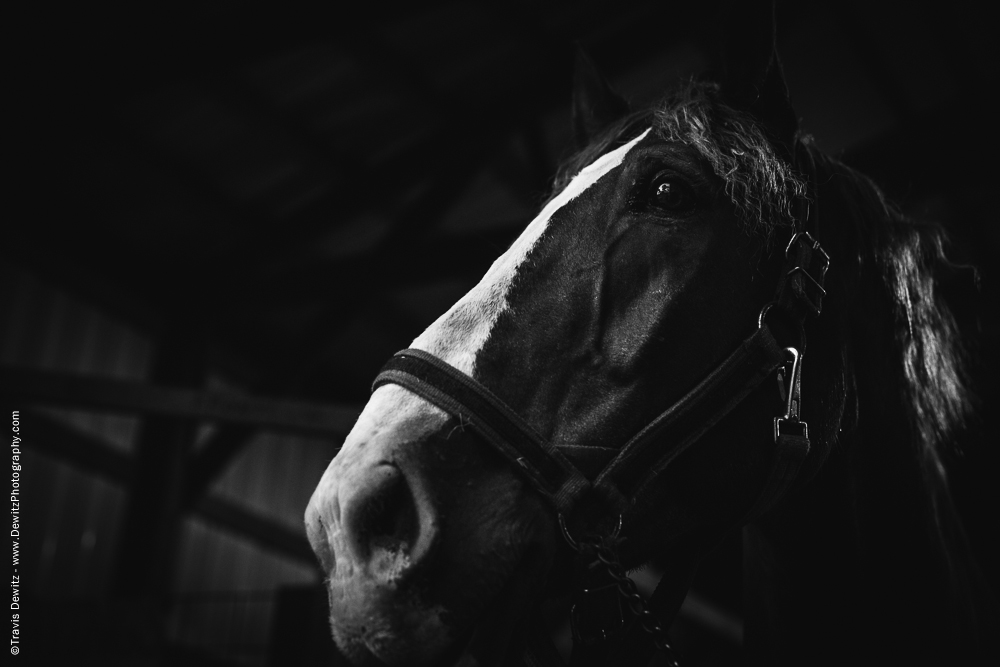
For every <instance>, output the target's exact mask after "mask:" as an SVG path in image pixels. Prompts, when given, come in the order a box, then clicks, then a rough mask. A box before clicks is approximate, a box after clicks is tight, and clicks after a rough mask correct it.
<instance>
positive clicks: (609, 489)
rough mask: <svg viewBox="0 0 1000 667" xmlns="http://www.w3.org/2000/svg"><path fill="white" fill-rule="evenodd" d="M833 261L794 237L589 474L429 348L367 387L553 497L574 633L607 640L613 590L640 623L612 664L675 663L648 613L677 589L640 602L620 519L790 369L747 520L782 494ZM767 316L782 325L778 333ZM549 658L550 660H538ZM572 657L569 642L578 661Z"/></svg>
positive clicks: (537, 658) (800, 429)
mask: <svg viewBox="0 0 1000 667" xmlns="http://www.w3.org/2000/svg"><path fill="white" fill-rule="evenodd" d="M810 171H812V170H810ZM814 216H816V212H815V210H813V216H809V215H808V214H807V215H805V216H803V217H802V218H800V219H801V220H803V221H807V222H813V225H812V228H813V229H815V222H814V220H815V217H814ZM810 218H812V220H811V219H810ZM829 261H830V258H829V256H828V255H827V254H826V252H824V251H823V249H822V248H821V247H820V245H819V243H818V242H817V241H816V240H815V239H814V238H813V237H812V236H811V235H810V234H809V233H807V232H804V231H799V232H797V233H795V234H794V235H793V236H792V238H791V240H790V241H789V243H788V246H787V248H786V249H785V263H784V267H783V270H782V272H781V277H780V279H779V281H778V287H777V290H776V294H775V298H774V300H773V301H772V302H770V303H768V304H767V305H765V306H764V308H763V309H762V310H761V313H760V317H759V319H758V326H757V329H756V330H755V331H754V332H753V333H752V334H750V335H749V336H748V337H747V338H746V339H745V340H744V341H743V342H742V343H741V344H740V345H739V346H738V347H737V348H736V349H735V350H734V351H733V352H732V353H731V354H730V355H729V357H727V358H726V359H725V361H723V362H722V363H721V364H719V365H718V366H717V367H716V368H715V369H714V370H712V371H711V372H710V373H709V374H708V375H707V376H706V377H705V378H704V379H703V380H702V381H701V382H699V383H698V384H697V385H696V386H695V387H694V388H693V389H691V390H690V391H689V392H688V393H687V394H685V395H684V396H683V397H682V398H681V399H680V400H679V401H677V402H676V403H674V404H673V405H671V406H670V407H668V408H667V409H666V410H664V411H663V412H661V413H660V414H659V415H658V416H657V417H656V418H655V419H653V420H652V421H651V422H650V423H649V424H647V425H646V426H645V428H643V429H642V430H641V431H639V432H638V433H637V434H636V435H635V436H633V437H632V438H631V439H630V440H629V441H628V442H627V443H626V444H625V445H624V446H623V447H622V448H621V450H620V451H619V452H618V455H617V456H616V457H615V458H614V459H613V460H612V461H611V462H610V463H609V464H608V465H607V466H605V468H604V469H603V470H602V471H601V472H600V473H599V474H598V475H597V476H596V477H594V478H592V479H591V478H588V477H587V476H586V475H584V474H583V473H582V472H581V471H580V470H579V469H578V468H577V467H576V466H575V465H573V463H572V462H571V461H569V460H568V459H567V458H566V457H565V456H564V455H563V454H562V453H561V452H560V451H559V450H558V449H557V448H556V447H555V446H553V445H552V444H551V443H549V442H547V441H546V440H545V438H543V437H542V436H541V435H539V434H538V433H537V432H536V431H535V430H534V429H533V428H532V427H531V425H530V424H528V423H527V422H526V421H525V420H524V419H523V418H522V417H521V416H520V415H518V414H517V413H516V412H515V411H514V410H513V409H512V408H510V406H508V405H507V404H506V403H504V401H503V400H502V399H500V398H499V397H498V396H496V395H495V394H494V393H493V392H492V391H490V389H489V388H487V387H486V386H484V385H483V384H481V383H480V382H478V381H477V380H475V379H474V378H472V377H470V376H468V375H466V374H465V373H463V372H461V371H459V370H458V369H456V368H454V367H452V366H450V365H449V364H448V363H446V362H445V361H443V360H441V359H439V358H438V357H435V356H434V355H432V354H429V353H427V352H425V351H423V350H414V349H410V350H402V351H400V352H397V353H396V354H395V355H393V357H392V358H391V359H390V360H389V361H388V362H387V363H386V364H385V366H384V367H383V368H382V370H381V372H380V373H379V374H378V376H377V377H376V378H375V382H374V384H373V385H372V391H374V390H375V389H377V388H378V387H380V386H382V385H384V384H390V383H391V384H397V385H400V386H402V387H405V388H406V389H409V390H410V391H412V392H414V393H415V394H417V395H418V396H420V397H422V398H424V399H426V400H427V401H430V402H431V403H432V404H434V405H436V406H437V407H439V408H441V409H442V410H444V411H445V412H447V413H449V414H450V415H452V416H454V417H456V418H457V419H458V420H459V421H460V422H461V423H462V424H468V425H469V426H470V427H471V428H472V429H473V430H474V431H475V432H476V433H478V434H479V435H480V436H481V437H482V438H484V439H485V440H486V441H487V442H489V443H490V444H491V445H493V447H494V448H495V449H496V450H497V451H499V452H500V453H501V454H502V455H503V456H504V457H505V458H506V459H507V460H508V461H510V462H511V463H512V464H514V468H515V469H516V470H519V471H520V472H521V473H522V474H523V475H524V477H525V478H526V479H527V480H528V481H529V482H530V483H531V484H532V486H533V487H534V488H535V489H536V490H537V491H538V493H539V494H541V496H542V497H543V498H545V499H546V500H547V501H548V502H549V503H550V504H551V506H552V507H553V509H554V510H555V512H556V513H557V516H558V518H559V524H560V526H561V527H562V530H563V535H564V537H565V538H566V540H567V542H568V543H569V544H570V546H571V547H572V548H573V549H574V550H576V551H577V554H578V557H577V559H576V560H577V564H576V566H575V570H576V571H577V574H576V575H575V577H574V578H575V580H576V588H577V589H578V590H577V591H576V592H575V593H574V600H575V601H576V602H575V604H574V607H573V609H572V610H571V614H570V616H571V620H572V621H573V623H572V625H573V634H574V640H582V641H581V643H582V644H589V643H594V642H604V641H606V640H608V639H609V635H608V634H607V632H606V628H607V627H608V624H607V623H606V622H605V621H606V620H607V618H608V614H606V613H604V611H602V608H607V607H608V606H609V605H608V604H607V603H608V602H609V600H608V599H607V597H606V596H604V598H603V602H602V601H600V600H598V599H596V598H597V597H600V594H601V592H602V591H605V592H607V591H609V590H610V595H611V601H613V602H615V603H616V604H618V605H620V600H619V597H620V598H621V599H623V600H625V601H626V602H627V603H628V606H629V607H630V608H631V610H632V613H633V615H634V616H635V618H636V620H637V622H635V623H632V624H631V625H630V626H628V628H625V626H624V619H623V618H622V617H621V616H620V615H619V616H618V619H617V622H618V627H617V628H612V629H613V630H614V631H615V632H617V633H618V634H617V635H616V636H617V637H618V640H617V641H618V643H617V646H618V647H619V649H620V655H619V657H618V658H617V659H615V660H613V662H612V663H609V664H622V663H623V658H624V657H626V656H627V657H628V658H629V660H628V662H634V663H636V664H645V663H646V662H647V661H648V659H649V657H650V655H651V651H652V650H653V647H654V646H655V648H656V649H659V650H661V651H663V653H664V654H665V656H666V659H667V662H668V664H670V665H677V664H678V662H677V658H676V655H675V653H674V652H673V650H672V649H671V647H670V645H669V644H668V643H667V641H666V631H665V630H664V629H663V628H662V627H661V626H660V625H659V623H658V621H657V620H656V617H655V615H654V614H653V613H652V612H651V611H650V608H656V607H658V606H661V605H664V604H666V603H665V602H664V600H666V599H668V598H669V597H670V596H671V595H672V592H671V591H669V590H668V587H666V586H664V585H663V581H661V583H660V585H659V586H658V587H657V590H656V592H654V593H653V596H652V598H650V600H649V601H648V602H647V601H645V600H643V598H642V597H641V596H640V595H639V594H638V593H637V592H636V590H635V585H634V584H633V583H632V581H631V580H630V579H629V578H628V577H627V576H626V573H625V572H624V570H623V569H622V567H621V565H620V564H619V563H618V560H617V553H616V545H617V543H618V542H619V541H620V538H619V535H618V531H619V529H621V528H622V527H623V526H624V527H625V529H626V532H627V531H628V529H629V528H630V527H632V526H635V525H639V523H640V519H641V516H640V513H641V512H643V511H644V507H645V506H646V505H647V503H646V502H644V501H645V500H646V498H647V496H648V494H649V493H650V492H651V489H652V487H653V483H654V482H655V480H656V479H657V477H658V476H659V475H660V474H661V473H662V472H663V471H664V470H665V469H666V468H667V467H668V466H669V465H670V464H671V463H672V462H673V461H674V460H675V459H676V458H677V457H678V456H679V455H680V454H681V453H682V452H684V451H685V450H686V449H687V448H688V447H690V446H691V445H693V444H694V443H696V442H697V441H698V440H699V439H700V438H701V437H702V436H703V435H704V434H705V433H706V432H707V431H708V430H709V429H711V428H712V427H713V426H715V425H716V424H717V423H718V422H719V421H720V420H721V419H722V418H723V417H725V416H726V415H727V414H729V412H730V411H731V410H732V409H733V408H735V407H736V406H737V405H739V404H740V402H742V401H743V400H744V399H745V398H747V396H749V395H750V394H751V393H752V392H753V391H754V390H755V389H756V388H757V387H758V386H759V385H760V384H761V382H763V381H764V380H765V379H766V378H767V377H769V376H770V375H771V374H772V373H775V372H776V371H777V372H779V373H782V372H783V371H784V370H785V369H786V367H787V369H788V371H789V373H790V375H789V377H788V381H787V385H788V389H787V408H786V411H785V414H784V415H779V416H776V417H775V418H774V440H775V443H774V444H775V446H774V451H773V456H772V465H771V470H770V473H769V475H768V478H767V480H766V481H765V484H764V487H763V490H762V491H761V493H760V495H759V496H758V498H757V501H756V502H755V503H754V505H753V507H752V508H751V509H750V510H749V511H748V512H747V514H746V515H745V516H744V518H743V521H742V523H748V522H750V521H752V520H754V519H756V518H757V517H759V516H761V515H762V514H763V513H765V512H766V511H767V510H768V509H770V508H771V507H773V506H774V504H775V503H777V502H778V500H780V499H781V497H782V496H783V495H784V493H785V492H786V491H787V490H788V488H789V487H790V486H791V484H792V482H793V481H794V480H795V478H796V476H797V475H798V471H799V469H800V467H801V465H802V462H803V461H804V460H805V458H806V456H807V455H808V453H809V448H810V444H809V432H808V426H807V425H806V423H805V422H803V421H801V420H800V419H799V406H800V402H801V389H800V377H801V375H800V374H801V367H802V358H803V354H804V351H805V328H804V325H805V321H806V319H807V318H809V317H815V316H818V315H819V314H820V311H821V309H822V303H823V296H824V295H825V294H826V292H825V290H824V288H823V282H824V278H825V276H826V271H827V268H828V267H829ZM772 319H773V320H775V322H776V323H777V322H781V324H779V325H778V326H777V328H776V327H775V326H773V325H772ZM776 330H780V331H782V333H784V332H786V331H791V332H793V333H794V334H795V336H796V340H795V342H794V343H793V344H792V345H789V346H786V345H783V344H781V343H779V342H778V336H776V335H775V331H776ZM779 377H780V376H779ZM567 525H569V526H572V527H573V531H574V532H575V533H576V534H577V535H580V536H582V539H580V540H579V542H578V541H577V540H574V538H573V537H572V535H571V532H570V530H568V529H567ZM615 526H617V528H616V527H615ZM581 566H582V567H581ZM664 579H666V577H664ZM616 589H617V590H616ZM595 594H596V595H595ZM678 604H679V601H678ZM595 605H596V607H597V609H595ZM619 611H620V606H619ZM613 615H614V614H612V616H613ZM601 617H603V618H601ZM595 618H596V619H597V620H596V621H595V620H594V619H595ZM614 622H615V621H614V620H613V621H612V624H614ZM622 633H624V634H622ZM529 635H530V633H529ZM643 636H647V637H651V638H652V645H649V644H646V643H645V642H644V641H643V640H642V637H643ZM586 653H587V649H583V650H581V651H580V653H579V655H581V656H585V655H586ZM526 655H530V656H533V657H532V658H531V660H529V662H530V664H544V663H546V662H548V663H553V664H562V661H561V659H560V658H558V656H557V655H556V654H555V652H554V649H553V648H552V647H551V645H550V644H548V643H547V640H542V641H541V643H539V639H538V638H537V637H533V638H529V646H528V654H526ZM546 655H547V656H549V658H544V657H543V656H546ZM577 655H578V653H577V651H576V649H575V648H574V659H573V663H574V664H576V663H577V660H576V658H577ZM600 655H604V654H602V653H600V652H599V651H598V652H597V653H594V654H593V655H592V656H590V658H589V659H588V658H587V657H584V658H583V659H582V662H584V663H591V662H593V661H594V659H598V658H595V656H600Z"/></svg>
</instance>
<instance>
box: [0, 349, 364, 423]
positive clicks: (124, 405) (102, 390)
mask: <svg viewBox="0 0 1000 667" xmlns="http://www.w3.org/2000/svg"><path fill="white" fill-rule="evenodd" d="M0 394H4V395H7V396H10V397H12V398H15V399H18V400H21V401H24V402H25V403H33V402H37V403H44V404H45V405H52V406H62V407H71V408H89V409H95V410H103V411H108V412H118V413H125V414H140V415H162V416H167V417H187V418H193V419H205V420H209V421H220V422H228V423H232V424H245V425H248V426H256V427H258V428H265V429H268V430H273V431H278V430H281V431H295V432H299V433H309V434H314V435H315V434H321V435H337V436H343V435H345V434H346V433H347V432H348V431H350V430H351V427H352V426H353V425H354V422H355V420H357V418H358V415H359V414H360V413H361V407H360V406H345V405H324V404H321V403H310V402H305V401H293V400H287V399H272V398H262V397H257V396H241V395H239V394H231V393H226V392H221V391H197V390H190V389H178V388H173V387H158V386H153V385H148V384H143V383H140V382H131V381H127V380H116V379H112V378H101V377H93V376H85V375H74V374H69V373H54V372H51V371H40V370H35V369H28V368H18V367H12V366H0Z"/></svg>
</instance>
